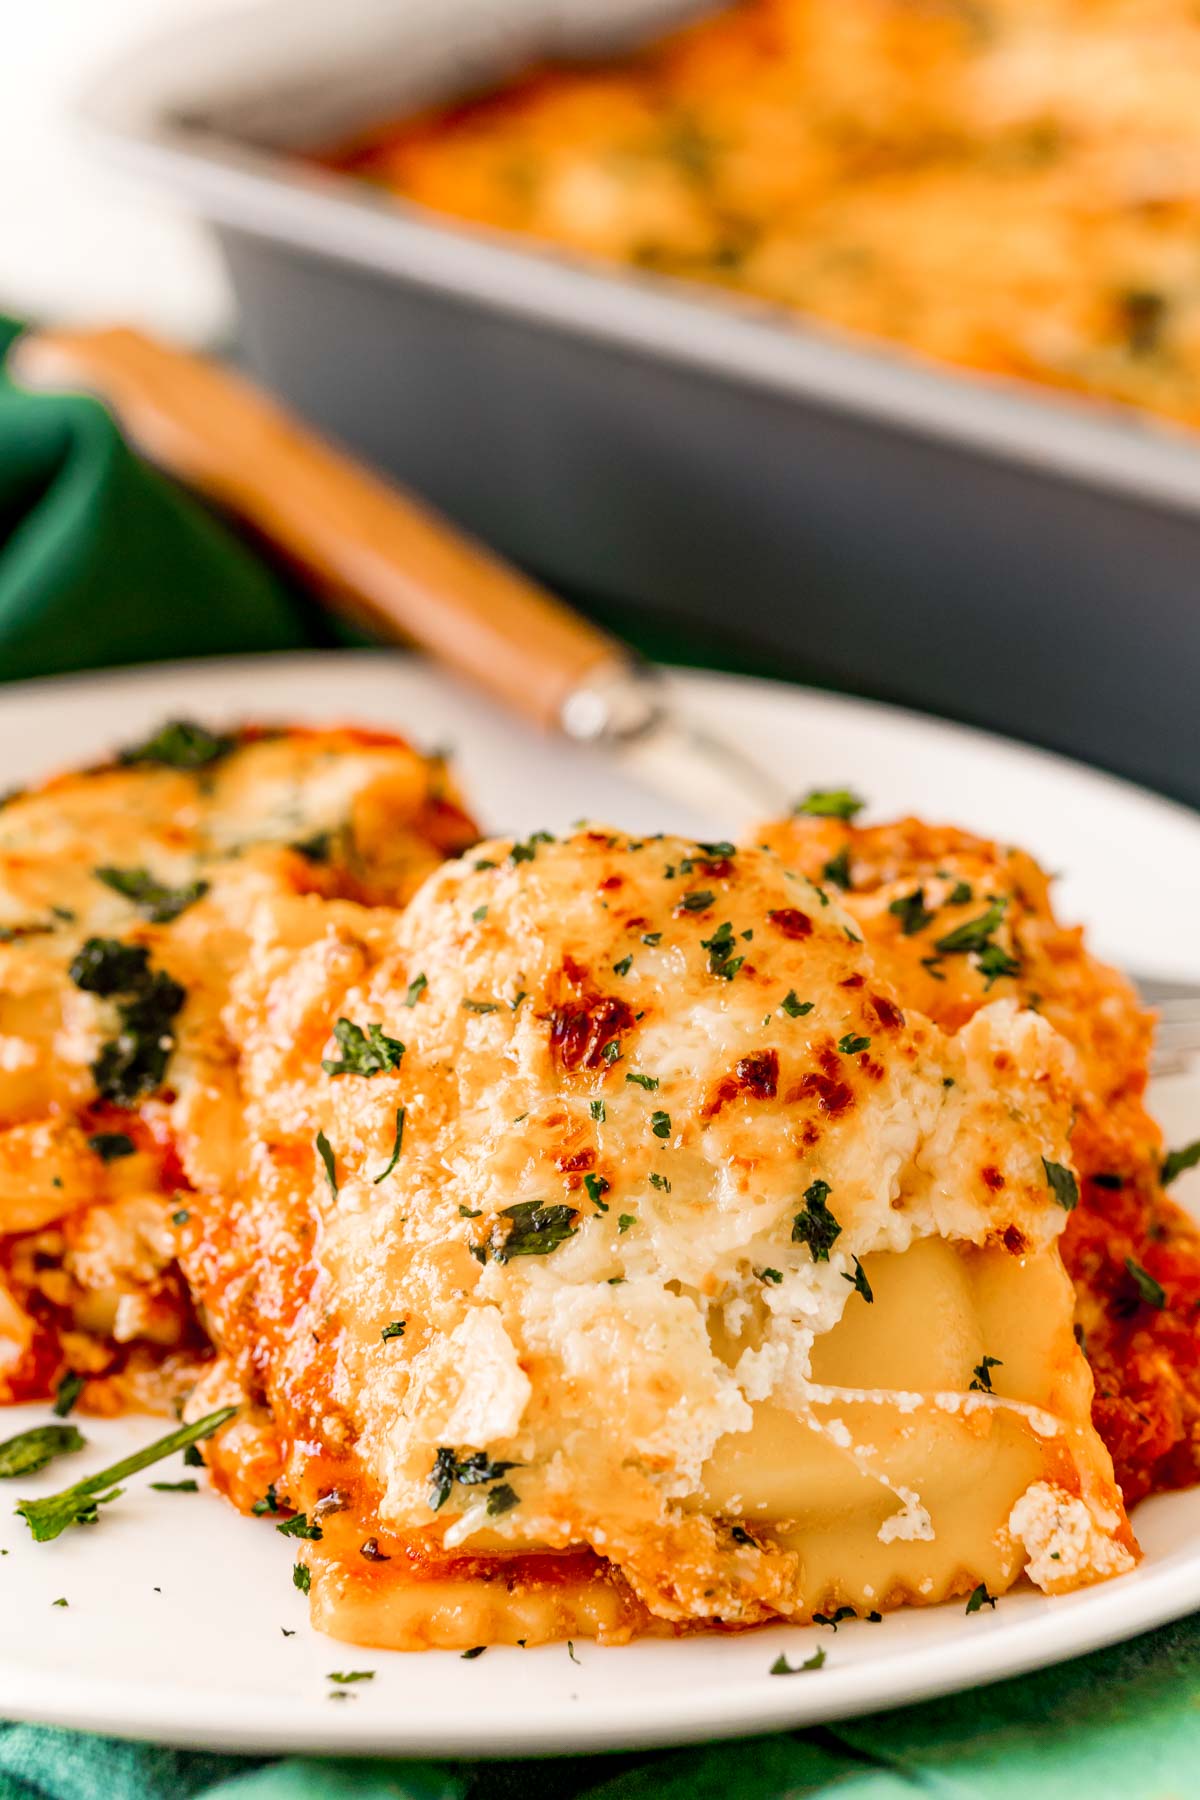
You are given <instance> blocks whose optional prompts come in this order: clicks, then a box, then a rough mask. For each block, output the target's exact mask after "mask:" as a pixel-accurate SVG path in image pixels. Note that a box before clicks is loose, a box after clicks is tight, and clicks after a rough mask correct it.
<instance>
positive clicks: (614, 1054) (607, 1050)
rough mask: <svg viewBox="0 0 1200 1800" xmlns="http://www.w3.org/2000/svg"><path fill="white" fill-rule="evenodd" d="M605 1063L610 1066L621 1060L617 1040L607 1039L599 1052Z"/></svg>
mask: <svg viewBox="0 0 1200 1800" xmlns="http://www.w3.org/2000/svg"><path fill="white" fill-rule="evenodd" d="M600 1054H601V1056H602V1057H603V1058H604V1060H605V1062H606V1063H609V1064H612V1063H615V1062H620V1060H621V1045H620V1041H619V1040H618V1039H617V1038H609V1040H608V1042H607V1044H605V1046H604V1048H603V1050H602V1051H601V1052H600Z"/></svg>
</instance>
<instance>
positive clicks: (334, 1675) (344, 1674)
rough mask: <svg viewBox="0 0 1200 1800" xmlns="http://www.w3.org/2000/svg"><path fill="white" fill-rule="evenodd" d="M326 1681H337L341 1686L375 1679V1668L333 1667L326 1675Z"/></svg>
mask: <svg viewBox="0 0 1200 1800" xmlns="http://www.w3.org/2000/svg"><path fill="white" fill-rule="evenodd" d="M325 1679H326V1681H336V1682H337V1684H338V1686H339V1687H349V1686H350V1684H351V1682H354V1681H374V1679H375V1671H374V1669H331V1670H330V1671H329V1674H328V1675H327V1676H326V1677H325Z"/></svg>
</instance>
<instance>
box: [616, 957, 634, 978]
mask: <svg viewBox="0 0 1200 1800" xmlns="http://www.w3.org/2000/svg"><path fill="white" fill-rule="evenodd" d="M632 967H633V958H632V956H623V957H622V958H621V960H620V962H615V963H614V964H613V974H614V975H628V973H629V971H630V969H632Z"/></svg>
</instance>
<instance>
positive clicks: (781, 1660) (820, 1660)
mask: <svg viewBox="0 0 1200 1800" xmlns="http://www.w3.org/2000/svg"><path fill="white" fill-rule="evenodd" d="M824 1667H825V1652H824V1650H822V1649H817V1650H814V1651H813V1653H812V1655H811V1656H810V1657H808V1658H807V1659H806V1661H804V1662H802V1663H797V1664H796V1666H795V1668H793V1667H792V1665H791V1663H790V1662H789V1661H788V1659H787V1657H786V1656H777V1657H776V1658H775V1661H774V1662H773V1663H772V1664H771V1674H772V1675H806V1674H808V1672H809V1670H810V1669H823V1668H824Z"/></svg>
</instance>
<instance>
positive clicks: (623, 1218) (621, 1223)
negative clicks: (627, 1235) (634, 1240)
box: [617, 1213, 637, 1232]
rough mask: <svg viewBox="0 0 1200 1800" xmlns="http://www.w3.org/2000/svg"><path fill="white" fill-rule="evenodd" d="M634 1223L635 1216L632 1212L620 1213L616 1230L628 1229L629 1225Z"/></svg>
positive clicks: (635, 1222)
mask: <svg viewBox="0 0 1200 1800" xmlns="http://www.w3.org/2000/svg"><path fill="white" fill-rule="evenodd" d="M636 1224H637V1218H636V1216H635V1215H634V1214H633V1213H621V1215H620V1217H619V1218H618V1219H617V1230H618V1231H622V1232H624V1231H628V1230H629V1227H630V1226H631V1225H636Z"/></svg>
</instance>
